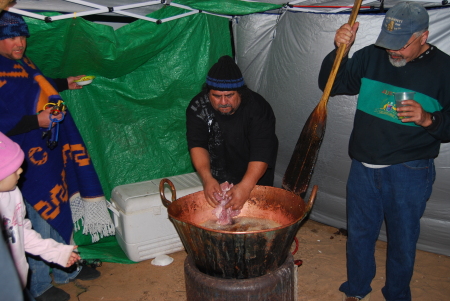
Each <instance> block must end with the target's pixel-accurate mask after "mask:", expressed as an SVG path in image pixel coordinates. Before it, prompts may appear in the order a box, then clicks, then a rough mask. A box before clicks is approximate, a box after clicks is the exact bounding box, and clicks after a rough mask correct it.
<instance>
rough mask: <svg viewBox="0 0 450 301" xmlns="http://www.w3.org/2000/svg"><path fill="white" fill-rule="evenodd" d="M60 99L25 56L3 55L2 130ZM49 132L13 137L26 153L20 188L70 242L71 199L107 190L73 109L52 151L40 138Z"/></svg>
mask: <svg viewBox="0 0 450 301" xmlns="http://www.w3.org/2000/svg"><path fill="white" fill-rule="evenodd" d="M60 99H61V96H60V95H59V94H58V92H57V91H56V89H55V86H54V83H53V81H52V80H51V79H48V78H45V77H44V76H43V75H42V73H41V72H40V70H39V69H38V68H37V67H36V66H35V65H34V64H33V63H32V62H31V60H29V59H28V58H27V57H24V58H23V59H21V60H20V61H15V60H10V59H8V58H5V57H3V56H1V55H0V131H2V132H3V133H6V132H8V131H9V130H11V129H12V128H13V127H14V126H15V125H16V124H17V123H18V122H19V121H20V120H21V118H22V117H23V116H25V115H34V114H36V113H37V112H39V111H40V110H42V109H43V107H44V105H45V104H46V103H48V102H51V103H56V102H57V101H58V100H60ZM46 130H47V129H38V130H33V131H30V132H28V133H25V134H20V135H15V136H12V137H10V138H11V139H12V140H14V141H15V142H17V143H18V144H19V145H20V146H21V147H22V149H23V151H24V153H25V163H24V165H23V166H22V167H23V169H24V172H23V174H22V179H21V185H20V189H21V191H22V194H23V196H24V198H25V199H26V200H27V202H29V203H30V204H31V205H32V206H33V207H34V208H35V209H36V211H37V212H39V214H40V215H41V216H42V217H43V218H44V219H45V220H46V221H47V222H48V223H49V224H50V225H51V226H52V227H53V228H54V229H56V230H57V231H58V233H59V234H60V235H61V236H62V237H63V238H64V240H65V241H66V242H69V241H70V236H71V234H72V230H73V222H72V215H71V210H70V203H69V200H70V198H71V197H72V196H73V195H74V194H77V193H80V195H81V197H82V198H85V199H89V198H98V197H102V196H103V191H102V188H101V186H100V181H99V179H98V177H97V174H96V172H95V170H94V167H93V165H92V162H91V159H90V157H89V154H88V152H87V149H86V146H85V145H84V142H83V139H82V138H81V135H80V133H79V132H78V129H77V128H76V125H75V123H74V121H73V119H72V117H71V116H70V114H69V112H67V113H66V115H65V118H64V120H63V121H62V122H60V124H59V135H58V143H57V146H56V147H55V148H54V149H50V148H49V147H48V146H47V140H46V139H43V138H42V134H43V132H44V131H46Z"/></svg>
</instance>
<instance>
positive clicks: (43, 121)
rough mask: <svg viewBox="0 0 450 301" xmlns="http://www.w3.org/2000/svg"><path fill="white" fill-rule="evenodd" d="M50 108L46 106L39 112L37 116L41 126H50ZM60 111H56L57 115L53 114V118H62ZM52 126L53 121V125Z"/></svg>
mask: <svg viewBox="0 0 450 301" xmlns="http://www.w3.org/2000/svg"><path fill="white" fill-rule="evenodd" d="M51 110H52V107H48V108H47V109H45V110H43V111H42V112H40V113H39V114H38V115H37V116H38V124H39V127H41V128H48V127H49V126H50V122H51V121H50V111H51ZM62 117H63V116H62V113H58V114H57V115H53V116H52V118H53V119H57V120H60V119H61V118H62ZM52 126H54V123H53V125H52Z"/></svg>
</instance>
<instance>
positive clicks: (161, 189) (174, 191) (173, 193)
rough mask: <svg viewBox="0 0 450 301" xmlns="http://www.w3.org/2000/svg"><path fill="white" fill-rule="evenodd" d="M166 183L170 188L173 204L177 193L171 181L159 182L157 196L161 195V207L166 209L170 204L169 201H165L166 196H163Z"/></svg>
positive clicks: (163, 180)
mask: <svg viewBox="0 0 450 301" xmlns="http://www.w3.org/2000/svg"><path fill="white" fill-rule="evenodd" d="M165 183H167V184H169V186H170V190H171V191H172V202H174V201H175V200H176V199H177V192H176V190H175V186H174V185H173V183H172V181H170V180H169V179H166V178H164V179H162V180H161V182H159V194H160V195H161V200H162V202H163V205H164V206H165V207H166V208H169V206H170V204H172V202H171V201H169V200H167V199H166V196H165V195H164V184H165Z"/></svg>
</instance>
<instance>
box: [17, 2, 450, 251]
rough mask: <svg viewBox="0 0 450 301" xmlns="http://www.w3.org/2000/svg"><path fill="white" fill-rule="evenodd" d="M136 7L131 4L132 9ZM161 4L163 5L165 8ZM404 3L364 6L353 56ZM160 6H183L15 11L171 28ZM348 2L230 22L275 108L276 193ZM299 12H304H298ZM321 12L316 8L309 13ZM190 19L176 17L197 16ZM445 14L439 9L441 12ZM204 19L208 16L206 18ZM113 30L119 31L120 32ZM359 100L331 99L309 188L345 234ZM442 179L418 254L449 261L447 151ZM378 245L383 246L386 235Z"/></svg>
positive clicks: (449, 39)
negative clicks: (387, 12) (159, 15)
mask: <svg viewBox="0 0 450 301" xmlns="http://www.w3.org/2000/svg"><path fill="white" fill-rule="evenodd" d="M131 2H132V3H131ZM162 2H163V3H162ZM259 2H267V3H277V4H281V3H285V1H280V0H273V1H270V0H266V1H264V0H261V1H259ZM397 2H399V1H388V2H386V3H382V2H379V1H364V2H363V6H368V8H363V9H362V10H361V11H362V13H361V14H360V15H359V16H358V19H357V21H359V22H360V28H359V32H358V35H357V39H356V42H355V45H354V46H353V47H352V51H351V53H350V55H352V53H353V52H354V51H356V50H357V49H360V48H362V47H364V46H366V45H369V44H371V43H373V42H374V41H375V40H376V37H377V36H378V33H379V29H380V27H381V22H382V20H383V18H384V14H383V13H382V12H381V13H380V8H381V10H382V11H383V10H384V9H388V8H389V7H391V6H393V5H395V4H396V3H397ZM420 3H422V4H423V5H424V6H426V7H430V8H431V7H436V9H430V10H429V13H430V39H429V42H430V43H432V44H434V45H436V46H437V47H438V48H439V49H441V50H443V51H444V52H446V53H448V54H450V24H449V23H448V20H449V17H450V10H449V9H448V8H447V7H445V6H444V7H443V5H444V4H446V3H445V2H442V1H420ZM163 5H179V4H177V3H176V1H160V0H158V1H138V0H134V1H125V0H124V1H119V0H113V1H109V0H108V1H107V0H96V1H89V2H87V1H77V0H69V1H63V0H46V1H21V0H19V1H17V4H16V5H15V6H14V8H12V9H10V10H11V11H13V12H17V13H20V14H26V15H27V16H31V17H36V18H40V19H42V20H44V19H45V18H44V17H43V16H42V15H37V14H35V12H36V11H58V12H61V13H63V14H62V15H61V17H59V16H58V17H52V19H51V20H49V19H47V21H57V20H58V19H60V18H73V17H80V16H88V15H92V14H101V15H108V16H117V15H119V16H120V17H123V16H126V17H133V18H139V19H144V20H147V21H150V22H167V21H170V20H171V19H165V20H156V19H152V18H148V17H146V16H145V15H147V14H149V13H150V12H152V11H154V10H157V9H159V8H161V7H162V6H163ZM352 5H353V2H352V1H351V0H330V1H320V0H317V1H314V0H310V1H291V2H289V3H288V4H286V5H284V6H283V8H282V9H280V10H277V11H270V12H267V13H264V14H252V15H245V16H238V17H236V16H234V17H232V16H225V17H229V18H232V20H233V21H232V22H233V34H234V40H235V41H234V42H235V53H236V58H237V61H238V64H239V66H240V67H241V69H242V71H243V73H244V78H245V80H246V83H247V84H248V86H249V87H250V88H252V89H253V90H255V91H257V92H259V93H260V94H262V95H263V96H264V97H265V98H266V99H267V100H268V101H269V102H270V103H271V105H272V107H273V108H274V111H275V115H276V117H277V135H278V138H279V141H280V146H279V153H278V160H277V166H276V183H275V184H276V186H281V179H282V177H283V174H284V172H285V170H286V167H287V165H288V163H289V160H290V157H291V155H292V152H293V149H294V145H295V143H296V142H297V139H298V136H299V134H300V132H301V129H302V127H303V125H304V123H305V121H306V120H307V118H308V116H309V114H310V113H311V112H312V110H313V109H314V107H315V106H316V104H317V103H318V101H319V99H320V97H321V95H322V92H321V91H320V90H319V88H318V84H317V77H318V72H319V68H320V64H321V62H322V59H323V58H324V57H325V55H326V54H327V53H328V52H329V51H331V50H332V49H333V47H334V46H333V37H334V33H335V31H336V29H337V28H339V27H340V26H341V25H342V24H343V23H345V22H347V20H348V14H346V12H349V11H350V10H351V6H352ZM297 6H302V7H297ZM311 6H316V7H311ZM183 8H185V9H186V10H189V11H190V12H188V13H186V14H184V15H180V16H177V17H183V16H187V15H190V14H195V13H199V12H200V11H199V10H196V9H192V8H189V7H186V6H184V7H183ZM438 8H441V9H438ZM202 13H205V12H202ZM115 26H116V25H115ZM356 99H357V98H356V96H336V97H332V98H331V99H330V101H329V104H328V118H327V123H328V126H327V130H326V134H325V137H324V140H323V143H322V146H321V150H320V155H319V158H318V161H317V164H316V167H315V171H314V175H313V178H312V180H311V183H310V186H312V185H318V186H319V193H318V197H317V200H316V204H315V206H314V208H313V210H312V214H311V218H312V219H314V220H316V221H319V222H323V223H325V224H329V225H332V226H335V227H338V228H346V212H345V184H346V179H347V175H348V171H349V167H350V158H349V156H348V153H347V144H348V139H349V136H350V132H351V129H352V123H353V115H354V111H355V107H356ZM436 168H437V179H436V182H435V184H434V190H433V194H432V196H431V198H430V200H429V202H428V205H427V210H426V212H425V214H424V217H423V218H422V231H421V236H420V239H419V243H418V248H420V249H423V250H426V251H431V252H436V253H440V254H445V255H450V231H448V229H449V227H450V214H449V213H450V212H449V211H450V209H449V207H450V206H448V204H447V201H448V200H449V198H450V197H449V196H450V188H449V185H448V184H447V181H448V180H449V179H450V172H449V170H450V146H449V145H448V144H447V143H444V144H442V146H441V153H440V155H439V157H438V158H437V160H436ZM380 238H381V239H385V238H386V237H385V232H384V230H383V231H382V233H381V235H380Z"/></svg>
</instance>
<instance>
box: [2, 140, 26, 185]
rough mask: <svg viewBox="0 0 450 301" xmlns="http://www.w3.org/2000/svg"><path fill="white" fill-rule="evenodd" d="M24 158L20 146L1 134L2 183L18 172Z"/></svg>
mask: <svg viewBox="0 0 450 301" xmlns="http://www.w3.org/2000/svg"><path fill="white" fill-rule="evenodd" d="M23 158H24V154H23V151H22V149H21V148H20V146H19V145H18V144H17V143H15V142H14V141H12V140H11V139H9V138H8V137H6V136H5V135H4V134H3V133H2V132H0V181H1V180H3V179H5V178H7V177H8V176H9V175H12V174H13V173H14V172H15V171H16V170H18V169H19V167H20V166H21V165H22V163H23Z"/></svg>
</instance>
